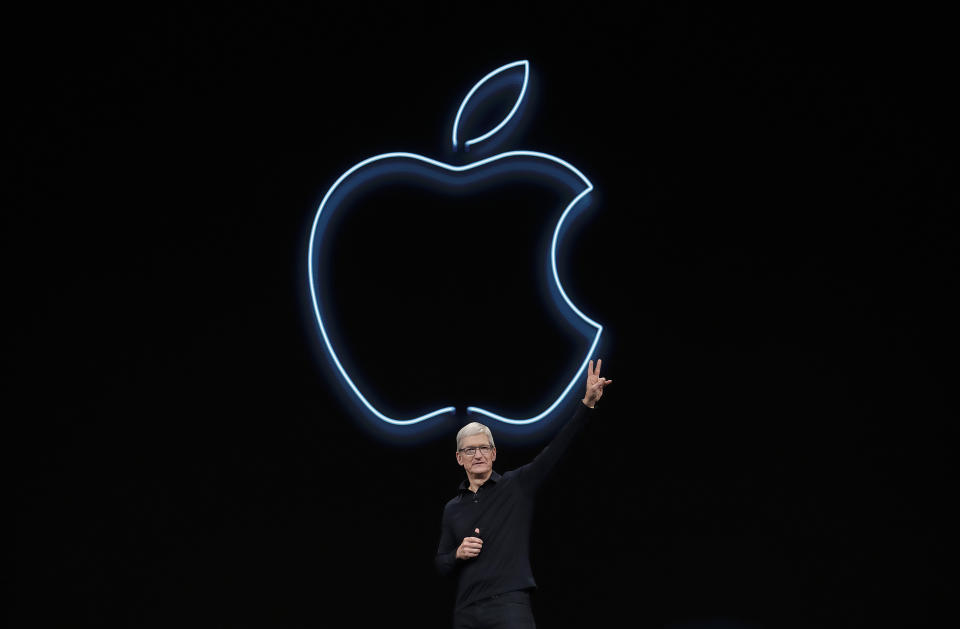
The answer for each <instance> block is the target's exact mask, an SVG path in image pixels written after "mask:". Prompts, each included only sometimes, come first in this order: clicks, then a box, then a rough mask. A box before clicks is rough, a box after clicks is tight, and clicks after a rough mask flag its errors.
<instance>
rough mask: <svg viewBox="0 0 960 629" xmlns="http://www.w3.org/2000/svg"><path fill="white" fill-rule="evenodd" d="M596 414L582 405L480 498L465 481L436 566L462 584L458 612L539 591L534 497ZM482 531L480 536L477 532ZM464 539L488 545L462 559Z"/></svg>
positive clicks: (450, 511)
mask: <svg viewBox="0 0 960 629" xmlns="http://www.w3.org/2000/svg"><path fill="white" fill-rule="evenodd" d="M595 412H596V411H595V410H591V409H590V408H588V407H586V406H585V405H584V404H583V402H581V403H580V404H578V408H577V410H576V412H575V413H574V415H573V417H571V418H570V419H569V420H568V421H567V423H566V425H565V426H564V427H563V428H562V429H561V430H560V432H559V433H557V436H556V437H554V439H553V441H551V442H550V444H548V445H547V446H546V447H545V448H544V449H543V450H542V451H541V452H540V454H538V455H537V456H536V458H534V459H533V461H531V462H530V463H527V464H526V465H523V466H521V467H518V468H517V469H515V470H511V471H509V472H506V473H505V474H503V475H500V474H498V473H497V472H493V473H491V474H490V478H489V479H487V482H485V483H484V484H483V485H481V486H480V487H479V488H478V489H477V492H476V493H473V492H472V491H470V486H469V484H468V483H467V481H466V480H464V481H463V482H462V483H461V484H460V488H459V490H458V492H457V495H456V496H455V497H454V498H453V499H451V500H450V501H449V502H448V503H447V504H446V506H444V508H443V519H442V522H441V534H440V544H439V545H438V547H437V556H436V559H435V563H436V567H437V571H438V572H439V573H440V574H441V575H454V576H456V578H457V598H456V603H455V608H456V609H461V608H463V607H466V606H467V605H469V604H470V603H472V602H474V601H478V600H481V599H484V598H487V597H488V596H493V595H495V594H503V593H504V592H512V591H514V590H523V589H527V588H533V587H536V581H534V578H533V572H532V570H531V569H530V528H531V524H532V523H533V500H534V497H535V495H536V492H537V489H538V488H539V487H540V485H541V484H542V483H543V481H544V480H545V479H546V478H547V476H548V475H549V473H550V471H551V470H552V469H553V467H554V465H556V463H557V461H559V460H560V458H561V457H562V456H563V454H564V452H566V450H567V448H568V447H569V446H570V443H571V442H572V441H573V439H574V437H575V436H576V434H577V433H578V432H579V431H580V430H581V429H582V428H583V426H584V425H585V424H586V422H587V421H588V419H589V417H590V416H591V415H592V414H593V413H595ZM477 528H479V529H480V534H479V535H477V534H476V533H475V532H474V529H477ZM464 537H479V538H480V539H482V540H483V549H482V550H481V551H480V554H479V555H477V556H476V557H474V558H472V559H468V560H462V559H457V548H458V547H459V546H460V544H461V542H463V538H464Z"/></svg>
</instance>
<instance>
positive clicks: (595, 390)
mask: <svg viewBox="0 0 960 629" xmlns="http://www.w3.org/2000/svg"><path fill="white" fill-rule="evenodd" d="M602 363H603V360H601V359H599V358H598V359H597V368H596V370H594V368H593V361H592V360H591V361H590V364H589V365H588V367H587V393H586V395H584V396H583V403H584V405H586V406H589V407H590V408H593V407H594V406H595V405H596V403H597V400H599V399H600V398H601V397H602V396H603V388H604V387H605V386H607V385H608V384H610V383H611V382H613V380H607V379H606V378H601V377H600V365H601V364H602Z"/></svg>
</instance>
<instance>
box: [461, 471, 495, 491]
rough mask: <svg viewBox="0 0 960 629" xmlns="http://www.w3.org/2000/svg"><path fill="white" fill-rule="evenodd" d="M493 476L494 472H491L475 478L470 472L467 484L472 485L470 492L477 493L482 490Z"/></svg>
mask: <svg viewBox="0 0 960 629" xmlns="http://www.w3.org/2000/svg"><path fill="white" fill-rule="evenodd" d="M492 475H493V470H490V471H489V472H487V473H486V474H482V475H480V476H474V475H473V474H471V473H470V472H467V483H469V484H470V491H472V492H473V493H477V490H478V489H480V486H481V485H483V484H484V483H485V482H487V481H488V480H490V476H492Z"/></svg>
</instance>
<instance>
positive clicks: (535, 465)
mask: <svg viewBox="0 0 960 629" xmlns="http://www.w3.org/2000/svg"><path fill="white" fill-rule="evenodd" d="M601 364H602V361H600V360H598V361H597V368H596V370H594V368H593V361H592V360H591V361H590V363H589V365H588V367H587V386H586V391H585V393H584V396H583V399H582V400H580V403H579V404H578V405H577V409H576V411H574V413H573V417H571V418H570V419H569V420H567V423H566V425H564V427H563V428H562V429H561V430H560V432H559V433H557V436H556V437H554V438H553V441H551V442H550V443H549V444H548V445H547V447H545V448H544V449H543V450H542V451H541V452H540V454H538V455H537V456H536V458H535V459H534V460H533V461H531V462H530V463H528V464H527V465H524V466H522V467H520V468H518V469H517V473H518V479H519V480H520V482H521V484H523V485H524V487H525V488H527V489H531V490H535V489H536V488H537V487H539V486H540V484H541V483H543V481H544V480H546V478H547V476H548V475H549V474H550V471H551V470H552V469H553V468H554V466H555V465H556V464H557V462H559V461H560V459H561V458H562V457H563V454H564V453H565V452H566V451H567V449H568V448H569V447H570V444H571V443H573V440H574V438H575V437H576V436H577V434H578V433H579V432H580V430H581V429H582V428H583V427H584V425H586V423H587V421H588V420H589V418H590V416H592V415H593V414H594V413H595V412H596V411H595V410H593V409H594V407H595V406H596V404H597V401H598V400H599V399H600V398H601V397H602V396H603V388H604V387H605V386H607V385H608V384H610V383H611V382H613V380H607V379H606V378H601V377H600V365H601Z"/></svg>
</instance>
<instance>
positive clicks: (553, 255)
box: [307, 62, 603, 426]
mask: <svg viewBox="0 0 960 629" xmlns="http://www.w3.org/2000/svg"><path fill="white" fill-rule="evenodd" d="M523 63H526V62H523ZM514 65H515V64H514ZM488 77H489V75H488ZM468 98H469V96H468ZM518 102H519V101H518ZM515 156H524V157H537V158H542V159H546V160H549V161H552V162H555V163H557V164H560V165H561V166H563V167H565V168H567V169H568V170H570V171H571V172H573V173H574V174H575V175H577V177H579V178H580V180H581V181H582V182H583V183H584V184H585V185H586V188H585V189H584V190H583V191H582V192H581V193H580V194H578V195H577V196H576V197H574V199H573V201H571V202H570V203H569V204H568V205H567V207H566V209H564V211H563V214H561V216H560V218H559V219H558V220H557V225H556V227H555V228H554V230H553V239H552V241H551V245H550V268H551V270H552V272H553V281H554V284H555V285H556V288H557V290H558V292H559V294H560V296H561V297H563V300H564V301H565V302H566V304H567V305H568V306H569V307H570V309H571V310H572V311H573V312H574V313H575V314H576V315H577V316H578V317H580V318H581V319H582V320H583V321H584V322H586V323H587V324H589V325H590V326H592V327H593V328H595V329H596V330H597V333H596V335H595V336H594V338H593V343H592V344H591V345H590V349H589V350H588V351H587V354H586V356H585V357H584V359H583V361H582V362H581V364H580V368H579V369H577V371H576V373H575V374H574V376H573V378H571V380H570V383H569V384H568V385H567V386H566V388H564V390H563V393H561V394H560V395H559V396H558V397H557V399H556V400H555V401H554V402H553V403H552V404H551V405H550V406H548V407H547V409H546V410H544V411H543V412H541V413H539V414H538V415H535V416H534V417H530V418H527V419H511V418H507V417H503V416H501V415H497V414H496V413H492V412H490V411H487V410H485V409H482V408H479V407H476V406H468V407H467V412H468V413H478V414H480V415H485V416H487V417H490V418H491V419H495V420H497V421H501V422H504V423H508V424H532V423H534V422H537V421H539V420H541V419H543V418H544V417H546V416H547V415H548V414H550V412H551V411H553V410H554V409H555V408H556V407H557V406H558V405H559V404H560V403H561V401H562V400H563V399H564V398H565V397H566V396H567V394H568V393H569V392H570V390H571V389H572V388H573V386H574V385H575V384H576V383H577V382H578V381H579V380H580V379H581V378H582V376H583V373H584V372H585V370H586V368H587V363H588V362H589V360H590V357H591V356H592V355H593V352H594V350H595V349H596V347H597V344H598V343H599V341H600V335H601V333H602V332H603V326H602V325H600V324H599V323H597V322H595V321H593V320H592V319H590V318H589V317H587V316H586V315H585V314H583V312H581V311H580V309H579V308H577V307H576V306H575V305H574V304H573V302H572V301H570V298H569V297H567V293H566V291H564V290H563V285H562V284H561V283H560V275H559V273H558V272H557V243H558V240H559V234H560V230H561V227H562V226H563V222H564V220H565V219H566V217H567V215H568V214H569V213H570V210H572V209H573V208H574V207H575V206H576V205H577V203H579V202H580V200H582V199H583V198H585V197H586V195H588V194H589V193H590V192H591V191H592V190H593V184H592V183H591V182H590V180H589V179H587V178H586V176H584V174H583V173H581V172H580V171H579V170H578V169H577V168H576V167H574V166H573V165H572V164H570V163H568V162H566V161H564V160H563V159H560V158H559V157H555V156H553V155H549V154H547V153H541V152H539V151H507V152H505V153H500V154H498V155H493V156H491V157H487V158H485V159H481V160H479V161H477V162H473V163H471V164H466V165H464V166H453V165H451V164H445V163H443V162H439V161H437V160H435V159H432V158H429V157H425V156H423V155H418V154H416V153H407V152H393V153H381V154H380V155H375V156H373V157H369V158H367V159H365V160H363V161H361V162H358V163H357V164H354V165H353V166H352V167H351V168H350V169H349V170H347V171H346V172H345V173H343V174H342V175H340V177H339V178H338V179H337V180H336V182H334V184H333V185H332V186H330V189H329V190H327V193H326V194H325V195H324V197H323V200H322V201H321V202H320V206H319V207H318V208H317V214H316V216H315V217H314V219H313V226H312V227H311V229H310V244H309V247H308V250H307V266H308V269H307V273H308V276H309V278H308V279H309V280H310V298H311V301H312V304H313V312H314V315H315V317H316V319H317V324H318V325H319V326H320V333H321V334H322V335H323V342H324V346H325V347H326V349H327V352H328V353H329V354H330V357H331V358H332V359H333V362H334V365H335V366H336V368H337V370H338V371H339V372H340V375H341V376H343V379H344V381H345V382H346V383H347V385H348V386H349V387H350V390H351V391H353V393H354V395H356V396H357V399H359V400H360V401H361V402H362V403H363V405H364V406H365V407H366V408H367V410H369V411H370V412H371V413H373V414H374V415H375V416H376V417H377V418H379V419H380V420H382V421H384V422H387V423H389V424H394V425H400V426H406V425H410V424H416V423H419V422H422V421H425V420H427V419H430V418H431V417H436V416H439V415H444V414H448V413H454V412H456V407H454V406H446V407H443V408H439V409H437V410H435V411H432V412H430V413H427V414H425V415H421V416H419V417H415V418H413V419H406V420H404V419H394V418H391V417H387V416H386V415H384V414H383V413H381V412H380V411H379V410H377V409H376V408H374V406H373V405H372V404H370V402H369V401H368V400H367V398H366V397H364V395H363V394H362V393H361V392H360V389H358V388H357V386H356V384H354V382H353V380H352V379H351V378H350V376H349V375H347V372H346V370H345V369H344V368H343V365H342V364H341V363H340V359H339V358H338V357H337V353H336V352H335V351H334V349H333V344H332V343H331V341H330V337H329V336H328V335H327V330H326V326H324V324H323V317H322V316H321V314H320V305H319V298H318V296H317V290H316V284H317V278H316V272H315V269H314V264H313V259H314V254H313V250H314V243H315V241H316V239H317V235H318V234H317V227H318V225H319V224H320V216H321V214H323V210H324V207H325V206H326V204H327V201H328V200H329V199H330V198H331V196H332V195H333V193H334V191H335V190H336V189H337V188H338V187H339V186H340V184H341V183H343V182H344V181H345V180H346V179H347V178H348V177H349V176H350V175H351V174H352V173H354V172H356V171H357V170H359V169H361V168H363V167H364V166H367V165H369V164H372V163H374V162H377V161H380V160H384V159H391V158H409V159H414V160H419V161H421V162H424V163H427V164H431V165H433V166H438V167H440V168H444V169H446V170H449V171H453V172H463V171H466V170H470V169H472V168H476V167H478V166H482V165H484V164H488V163H490V162H493V161H496V160H499V159H503V158H506V157H515Z"/></svg>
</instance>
